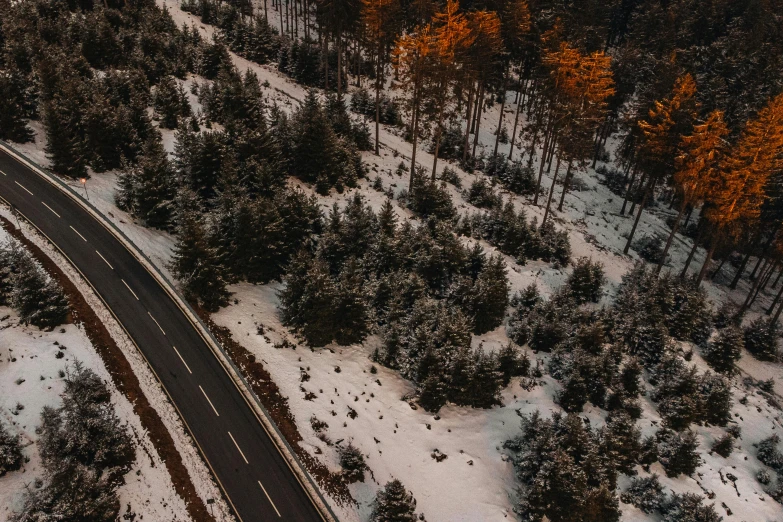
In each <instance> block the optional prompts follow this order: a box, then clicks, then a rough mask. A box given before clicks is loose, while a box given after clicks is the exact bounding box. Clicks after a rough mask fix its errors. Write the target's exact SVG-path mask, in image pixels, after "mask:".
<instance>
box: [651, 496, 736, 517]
mask: <svg viewBox="0 0 783 522" xmlns="http://www.w3.org/2000/svg"><path fill="white" fill-rule="evenodd" d="M661 511H662V512H663V514H664V515H663V519H662V522H720V521H721V520H723V517H721V516H720V515H718V513H717V512H716V511H715V506H714V505H713V504H710V505H707V506H705V505H704V502H703V500H702V498H701V497H700V496H699V495H696V494H694V493H684V494H682V495H678V494H677V493H675V494H673V495H672V496H671V498H670V499H669V500H668V501H667V502H666V503H665V504H664V505H663V506H662V509H661Z"/></svg>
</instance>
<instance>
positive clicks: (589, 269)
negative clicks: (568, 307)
mask: <svg viewBox="0 0 783 522" xmlns="http://www.w3.org/2000/svg"><path fill="white" fill-rule="evenodd" d="M605 282H606V277H604V267H603V264H602V263H600V262H599V261H595V262H594V261H592V260H591V259H588V258H586V257H580V258H579V259H577V260H576V263H575V264H574V270H573V272H571V275H569V276H568V279H567V280H566V285H567V286H568V289H569V290H570V292H571V295H573V296H574V299H576V302H577V303H579V304H582V303H587V302H592V303H597V302H598V300H599V299H600V298H601V287H602V286H603V285H604V283H605Z"/></svg>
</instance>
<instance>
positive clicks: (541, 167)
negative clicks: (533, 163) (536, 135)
mask: <svg viewBox="0 0 783 522" xmlns="http://www.w3.org/2000/svg"><path fill="white" fill-rule="evenodd" d="M551 134H553V132H552V130H551V129H550V128H549V126H547V130H546V134H544V148H543V149H542V150H541V164H540V165H539V166H538V181H537V182H536V193H535V195H534V196H533V204H534V205H538V193H539V192H540V191H541V178H543V177H544V163H546V157H547V155H548V153H549V148H548V147H550V146H551V145H550V142H552V141H554V140H553V139H552V138H551V137H550V135H551Z"/></svg>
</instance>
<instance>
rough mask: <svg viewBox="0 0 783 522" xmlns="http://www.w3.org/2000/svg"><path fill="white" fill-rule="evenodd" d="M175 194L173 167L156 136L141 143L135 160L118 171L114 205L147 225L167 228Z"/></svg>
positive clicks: (175, 181)
mask: <svg viewBox="0 0 783 522" xmlns="http://www.w3.org/2000/svg"><path fill="white" fill-rule="evenodd" d="M176 195H177V180H176V176H175V173H174V168H173V166H172V165H171V162H170V161H169V160H168V155H167V153H166V151H165V150H164V149H163V144H162V143H161V141H160V139H159V137H157V136H156V137H155V138H151V139H149V140H148V141H147V142H146V143H145V144H144V148H143V149H142V154H141V158H140V159H139V161H138V163H136V164H135V165H133V164H127V165H126V171H125V172H123V173H122V174H121V175H120V179H119V190H118V192H117V195H116V201H117V206H118V207H120V208H121V209H123V210H125V211H127V212H130V213H131V214H133V215H134V216H136V217H137V218H139V219H140V220H141V221H142V222H143V223H144V224H145V225H147V226H149V227H154V228H162V229H167V228H169V227H170V226H171V219H172V216H173V213H174V200H175V198H176Z"/></svg>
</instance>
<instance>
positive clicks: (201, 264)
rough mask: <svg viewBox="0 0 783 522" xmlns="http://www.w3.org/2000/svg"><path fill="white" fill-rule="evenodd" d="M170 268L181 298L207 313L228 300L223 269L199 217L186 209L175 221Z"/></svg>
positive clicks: (223, 304) (214, 310) (201, 218)
mask: <svg viewBox="0 0 783 522" xmlns="http://www.w3.org/2000/svg"><path fill="white" fill-rule="evenodd" d="M170 268H171V270H172V272H173V273H174V275H175V276H176V277H177V278H178V279H179V281H180V283H181V284H182V287H183V291H184V294H185V297H186V298H187V299H188V300H189V301H191V302H193V303H194V304H196V305H198V306H200V307H203V308H204V309H205V310H206V311H208V312H216V311H217V310H218V309H219V308H220V307H221V306H225V305H226V303H227V302H228V297H229V295H230V293H229V292H228V290H227V289H226V279H225V275H226V272H225V268H224V267H223V266H222V265H221V264H220V262H219V259H218V255H217V250H216V249H215V248H214V247H213V246H212V244H211V241H210V237H209V233H208V230H207V229H206V227H205V225H204V223H203V217H202V216H201V215H199V214H198V213H197V212H195V211H192V210H189V211H188V210H186V211H184V212H183V215H181V216H179V219H178V223H177V243H176V244H175V245H174V254H173V257H172V261H171V265H170Z"/></svg>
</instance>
